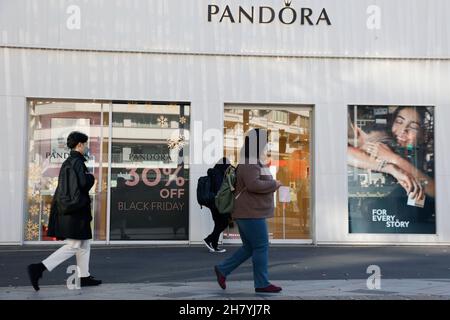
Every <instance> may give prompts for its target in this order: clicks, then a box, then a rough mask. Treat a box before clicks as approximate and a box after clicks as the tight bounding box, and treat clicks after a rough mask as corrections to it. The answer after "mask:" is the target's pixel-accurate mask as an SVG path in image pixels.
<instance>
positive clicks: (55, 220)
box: [47, 151, 95, 240]
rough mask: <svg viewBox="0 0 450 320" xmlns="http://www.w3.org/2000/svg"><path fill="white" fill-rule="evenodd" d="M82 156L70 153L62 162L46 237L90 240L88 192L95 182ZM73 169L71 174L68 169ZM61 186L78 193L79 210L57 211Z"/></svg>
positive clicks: (89, 202)
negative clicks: (72, 211)
mask: <svg viewBox="0 0 450 320" xmlns="http://www.w3.org/2000/svg"><path fill="white" fill-rule="evenodd" d="M85 161H86V159H85V158H84V156H83V155H82V154H81V153H79V152H77V151H71V152H70V156H69V157H68V158H67V159H66V160H65V161H64V163H63V164H62V166H61V170H60V171H59V177H58V187H57V188H56V191H55V195H54V197H53V202H52V206H51V210H50V218H49V224H48V232H47V235H48V236H49V237H56V238H58V239H61V240H62V239H77V240H87V239H91V238H92V231H91V225H90V223H91V221H92V215H91V200H90V197H89V190H90V189H91V188H92V186H93V185H94V182H95V178H94V176H93V175H92V174H90V173H88V170H87V168H86V165H85V164H84V162H85ZM71 166H72V167H73V170H74V173H75V174H73V173H72V174H71V173H70V170H71V168H70V167H71ZM62 186H67V188H68V190H70V193H74V192H76V191H77V190H79V191H80V202H81V203H83V205H82V206H81V208H80V209H78V210H77V211H76V212H74V213H71V214H62V213H61V212H60V210H59V209H58V198H59V197H60V195H61V193H62V191H60V190H61V189H62Z"/></svg>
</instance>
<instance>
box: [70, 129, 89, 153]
mask: <svg viewBox="0 0 450 320" xmlns="http://www.w3.org/2000/svg"><path fill="white" fill-rule="evenodd" d="M87 141H88V136H87V135H85V134H84V133H82V132H79V131H72V132H71V133H70V134H69V136H68V137H67V147H68V148H69V149H73V148H75V147H76V146H77V145H78V144H79V143H80V142H81V143H85V142H87Z"/></svg>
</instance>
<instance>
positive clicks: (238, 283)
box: [0, 245, 450, 300]
mask: <svg viewBox="0 0 450 320" xmlns="http://www.w3.org/2000/svg"><path fill="white" fill-rule="evenodd" d="M58 247H59V246H53V247H50V246H23V247H0V300H12V299H49V300H51V299H114V300H116V299H124V300H127V299H138V300H140V299H149V300H154V299H167V300H170V299H183V300H184V299H187V300H189V299H199V300H200V299H214V300H216V299H224V300H227V299H239V300H241V299H242V300H246V299H287V300H288V299H383V300H385V299H447V300H448V299H450V254H449V253H450V249H449V248H448V247H443V246H433V247H432V246H423V247H419V246H418V247H400V246H391V247H389V246H385V247H383V246H380V247H373V246H372V247H364V246H353V247H350V246H347V247H345V246H340V247H331V246H271V248H270V257H269V276H270V280H271V281H272V282H273V283H275V284H278V285H281V286H282V287H283V291H282V292H281V293H279V294H255V292H254V289H253V281H252V279H253V274H252V270H253V268H252V265H251V260H249V261H247V262H245V263H244V264H243V265H242V266H240V267H239V268H238V269H236V270H235V271H234V272H233V273H232V274H231V275H230V276H229V277H228V279H227V289H226V290H225V291H224V290H222V289H220V288H219V287H218V285H217V283H216V281H215V275H214V271H213V266H214V265H215V264H218V263H220V262H221V261H222V260H223V259H225V258H226V257H228V256H229V255H231V254H232V253H233V252H234V251H235V250H237V247H236V246H226V247H225V248H226V249H227V250H228V251H227V252H226V253H224V254H214V253H210V252H209V251H208V250H207V249H206V248H205V247H203V246H195V245H191V246H173V247H168V246H94V247H93V248H92V254H91V262H90V267H91V268H90V269H91V270H90V271H91V274H92V275H94V276H95V277H97V278H100V279H102V280H103V282H104V283H103V285H101V286H99V287H96V288H83V289H81V290H69V289H67V287H66V285H65V283H66V279H67V277H68V276H69V275H68V274H67V273H66V270H67V267H68V266H69V265H73V264H74V263H75V259H74V258H72V259H69V260H68V261H66V262H64V263H63V264H62V265H61V266H59V267H58V268H56V269H55V270H54V271H52V272H45V273H44V277H43V279H42V280H41V281H40V286H41V290H40V291H39V292H34V290H33V289H32V287H31V286H30V283H29V279H28V276H27V273H26V266H27V265H28V264H29V263H33V262H38V261H41V260H42V259H44V258H46V257H47V256H48V255H49V254H51V253H52V252H53V251H54V250H56V249H57V248H58ZM371 265H376V266H378V267H379V268H380V270H381V289H380V290H369V289H368V288H367V284H366V281H367V278H368V277H369V276H370V275H371V274H370V273H368V271H367V268H368V266H371Z"/></svg>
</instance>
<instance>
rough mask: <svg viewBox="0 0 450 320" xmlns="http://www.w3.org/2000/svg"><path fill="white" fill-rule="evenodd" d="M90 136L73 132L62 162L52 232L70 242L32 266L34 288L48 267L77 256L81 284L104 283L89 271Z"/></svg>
mask: <svg viewBox="0 0 450 320" xmlns="http://www.w3.org/2000/svg"><path fill="white" fill-rule="evenodd" d="M87 141H88V136H87V135H85V134H84V133H81V132H77V131H74V132H71V133H70V134H69V136H68V137H67V147H68V148H69V149H71V151H70V156H69V157H68V158H67V159H66V160H65V161H64V163H63V164H62V166H61V170H60V172H59V177H58V187H57V188H56V192H55V195H54V197H53V202H52V207H51V212H50V218H49V227H48V236H50V237H56V238H57V239H58V240H66V244H65V245H64V246H62V247H61V248H59V249H58V250H57V251H55V252H54V253H53V254H51V255H50V256H49V257H48V258H47V259H45V260H44V261H42V262H40V263H36V264H30V265H29V266H28V275H29V277H30V281H31V284H32V286H33V288H34V289H35V290H36V291H37V290H39V279H40V278H41V277H42V274H43V272H44V271H45V270H48V271H52V270H53V269H54V268H56V267H57V266H58V265H60V264H61V263H62V262H64V261H66V260H67V259H69V258H71V257H72V256H74V255H75V256H76V261H77V267H78V268H77V269H78V270H77V272H78V276H79V277H80V285H81V286H82V287H86V286H97V285H99V284H101V283H102V281H101V280H96V279H94V277H92V276H91V275H90V274H89V257H90V239H92V231H91V225H90V223H91V221H92V216H91V199H90V197H89V190H90V189H91V188H92V186H93V185H94V182H95V178H94V176H93V175H92V174H90V173H89V172H88V170H87V168H86V165H85V164H84V162H85V161H86V158H85V157H84V156H85V153H86V152H87V149H88V148H87Z"/></svg>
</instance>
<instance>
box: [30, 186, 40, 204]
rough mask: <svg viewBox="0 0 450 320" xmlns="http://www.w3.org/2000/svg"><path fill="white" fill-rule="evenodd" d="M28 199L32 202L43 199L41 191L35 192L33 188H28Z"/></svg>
mask: <svg viewBox="0 0 450 320" xmlns="http://www.w3.org/2000/svg"><path fill="white" fill-rule="evenodd" d="M28 200H30V201H32V202H39V201H40V200H41V199H40V195H39V192H33V190H32V189H31V188H29V189H28Z"/></svg>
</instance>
